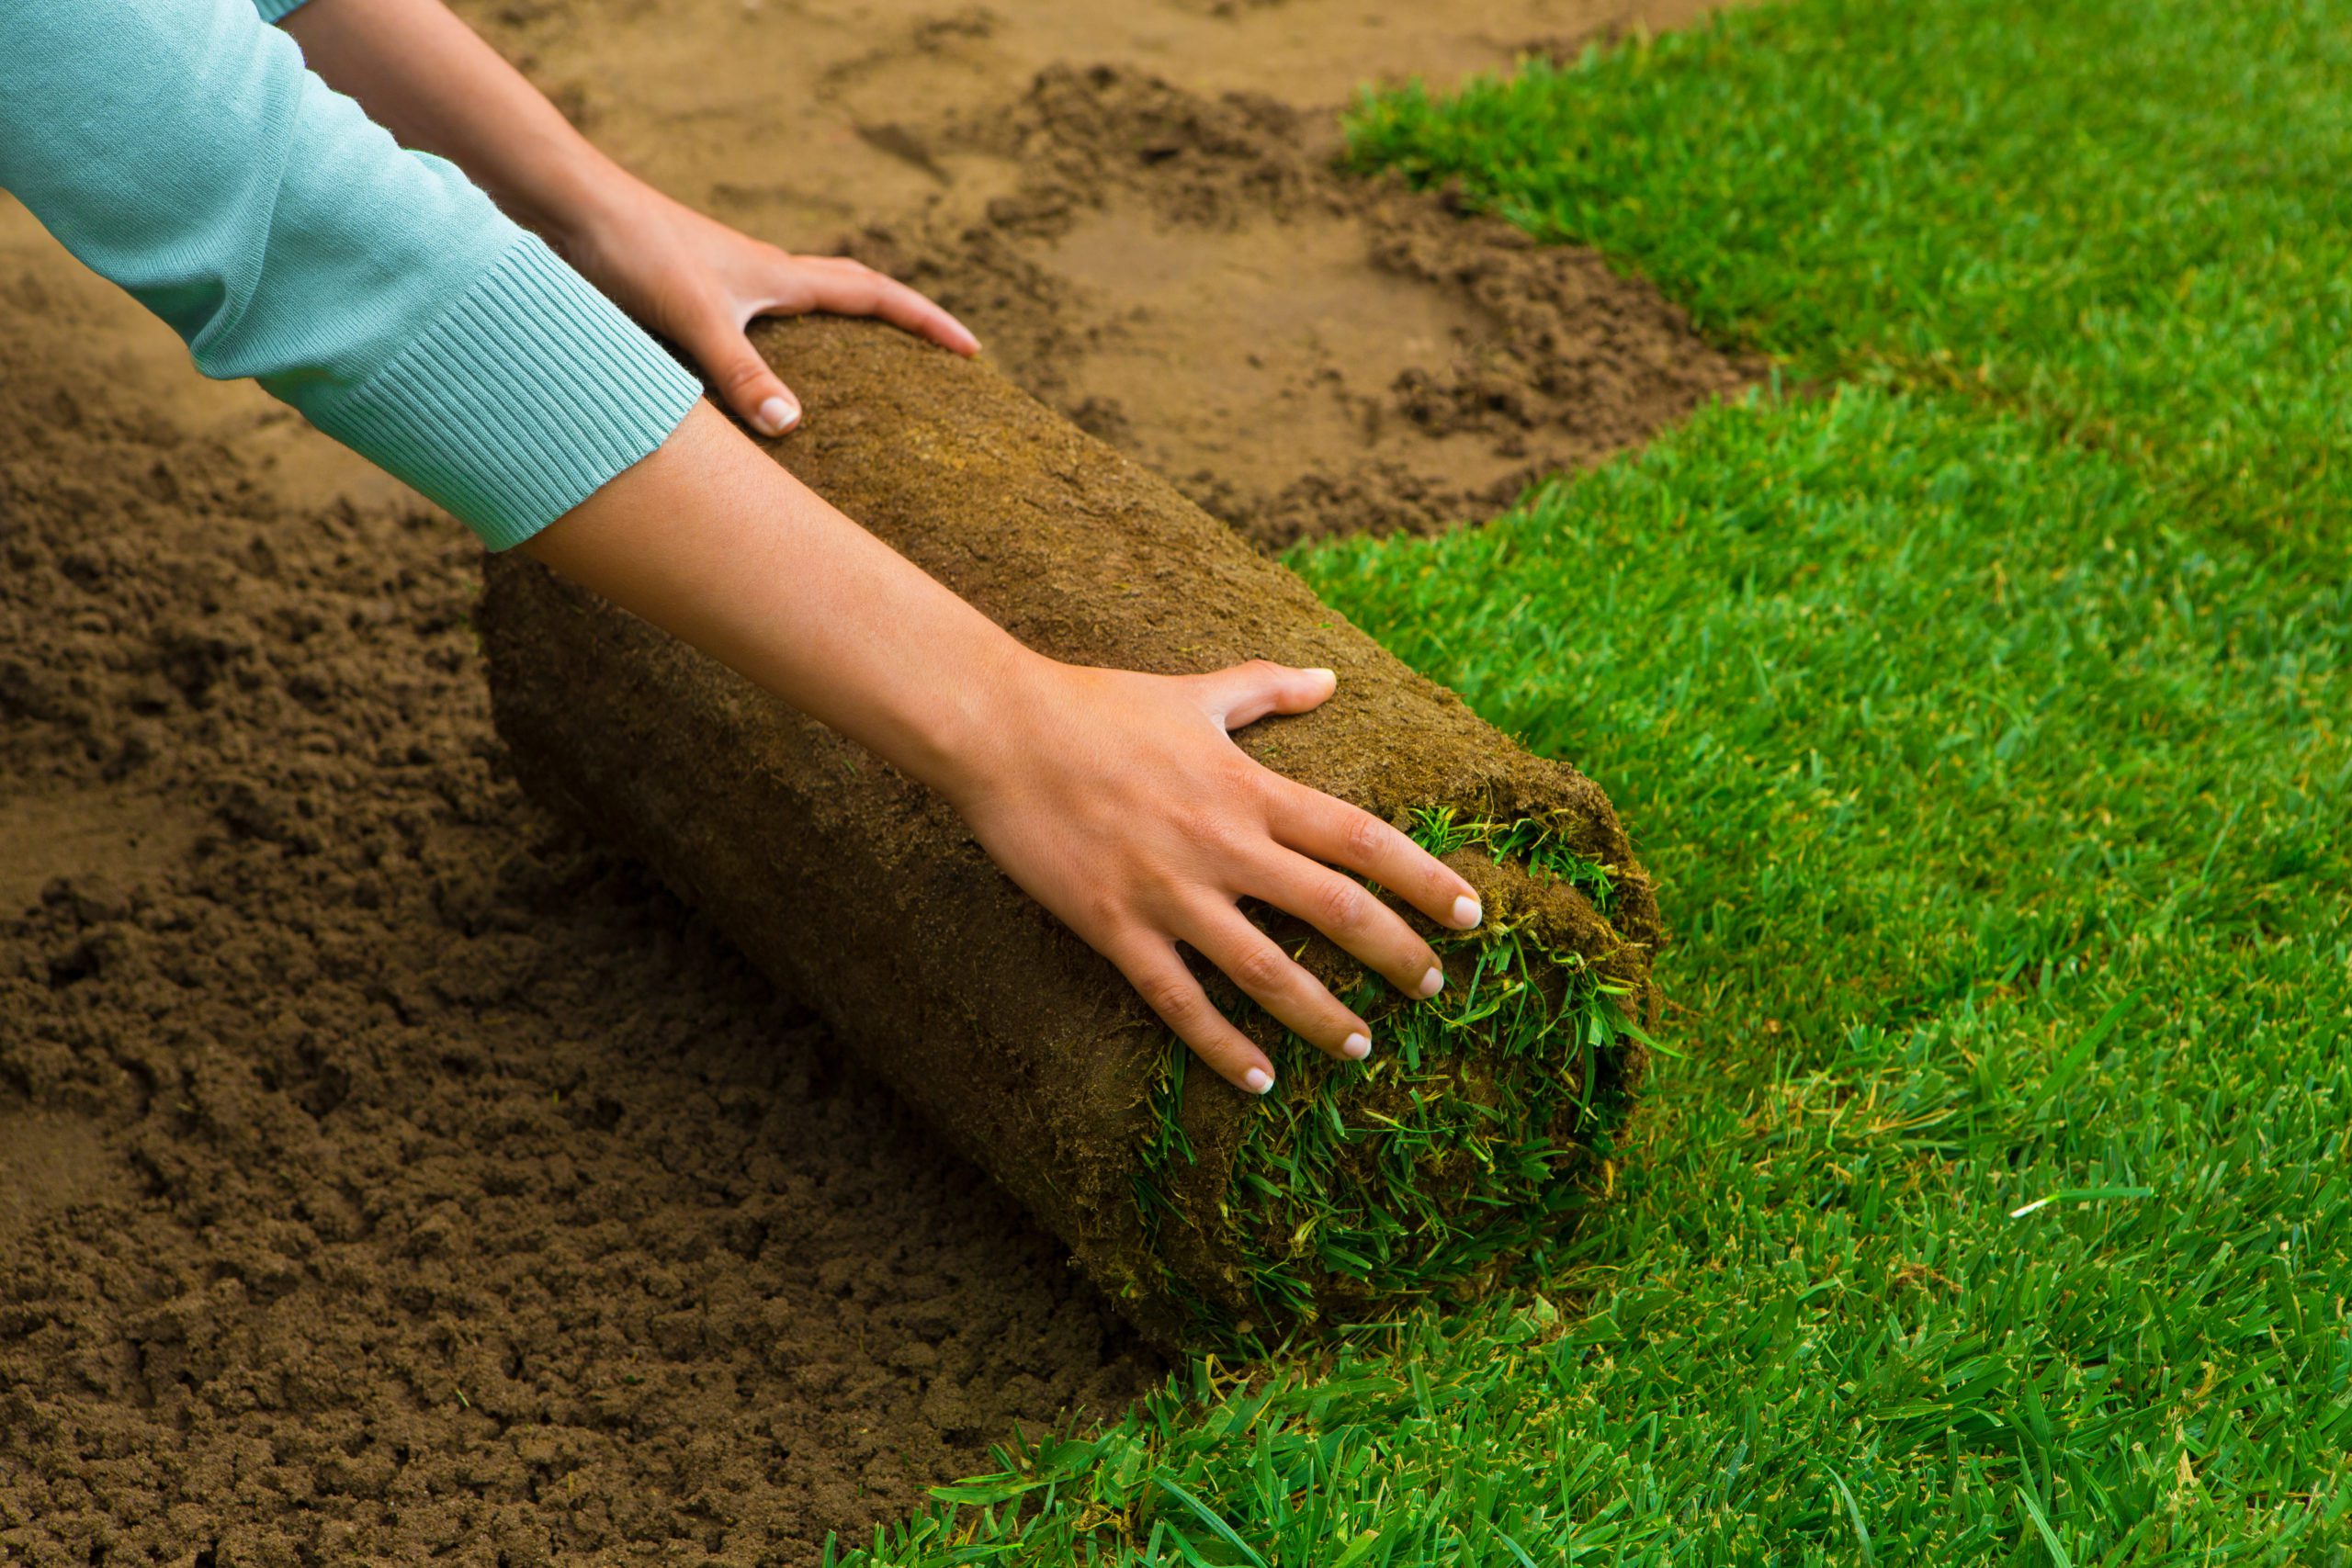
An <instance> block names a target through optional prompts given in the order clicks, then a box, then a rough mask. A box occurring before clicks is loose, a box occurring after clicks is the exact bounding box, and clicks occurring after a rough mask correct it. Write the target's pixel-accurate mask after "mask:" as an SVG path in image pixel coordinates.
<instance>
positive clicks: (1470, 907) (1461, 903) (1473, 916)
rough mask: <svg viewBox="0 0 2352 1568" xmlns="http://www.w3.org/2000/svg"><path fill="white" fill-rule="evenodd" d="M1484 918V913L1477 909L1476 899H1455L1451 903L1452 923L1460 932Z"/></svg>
mask: <svg viewBox="0 0 2352 1568" xmlns="http://www.w3.org/2000/svg"><path fill="white" fill-rule="evenodd" d="M1486 918H1487V915H1486V911H1485V910H1483V909H1481V908H1478V900H1476V898H1456V899H1455V900H1454V901H1453V923H1454V924H1455V925H1456V926H1458V927H1460V928H1461V929H1462V930H1464V931H1468V930H1469V929H1470V928H1471V927H1472V926H1475V925H1476V924H1477V923H1478V922H1479V921H1480V920H1482V919H1486Z"/></svg>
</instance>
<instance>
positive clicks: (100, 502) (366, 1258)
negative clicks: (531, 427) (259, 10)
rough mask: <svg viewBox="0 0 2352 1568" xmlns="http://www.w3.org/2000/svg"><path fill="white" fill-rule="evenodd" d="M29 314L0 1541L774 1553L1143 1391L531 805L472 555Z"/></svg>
mask: <svg viewBox="0 0 2352 1568" xmlns="http://www.w3.org/2000/svg"><path fill="white" fill-rule="evenodd" d="M17 326H18V329H19V332H18V335H19V341H20V346H19V347H18V348H17V349H16V350H14V351H11V352H8V353H7V354H6V356H5V358H0V386H5V388H6V401H7V404H8V407H9V411H10V417H9V418H8V419H6V420H0V476H5V478H0V566H4V567H5V575H0V866H5V867H6V873H7V874H6V877H5V878H0V880H5V881H6V882H8V883H9V884H10V885H11V886H21V885H22V884H23V883H24V882H25V881H26V880H27V879H28V878H33V877H38V878H40V880H41V883H42V886H40V890H39V891H38V892H37V893H36V894H34V895H33V896H32V897H31V901H30V904H29V907H28V906H27V904H26V903H25V902H23V901H21V900H12V902H11V903H10V905H9V906H8V908H6V909H5V910H0V1557H5V1558H6V1559H7V1560H9V1561H11V1562H29V1563H42V1564H46V1563H67V1562H70V1563H73V1564H75V1565H77V1568H80V1565H83V1564H87V1563H90V1562H107V1561H122V1560H130V1559H138V1560H141V1561H144V1560H147V1559H149V1558H150V1557H151V1556H152V1557H153V1558H154V1559H155V1560H158V1561H166V1560H167V1561H178V1562H186V1561H188V1560H190V1558H191V1557H193V1558H195V1559H196V1560H198V1561H211V1560H215V1559H216V1558H217V1560H218V1561H220V1562H239V1563H249V1562H262V1563H267V1562H300V1561H345V1560H349V1559H351V1558H354V1557H363V1556H364V1557H377V1558H384V1559H401V1560H422V1559H424V1558H427V1557H430V1556H434V1555H436V1554H438V1553H440V1552H442V1551H448V1550H451V1549H453V1548H456V1547H458V1546H460V1545H462V1546H463V1548H464V1550H465V1551H467V1552H468V1553H469V1554H470V1555H478V1556H479V1557H480V1558H481V1560H482V1561H488V1560H489V1559H490V1557H491V1556H492V1554H493V1553H495V1554H496V1555H497V1556H498V1557H499V1558H500V1560H501V1561H503V1562H511V1563H515V1564H523V1563H529V1562H543V1561H547V1560H549V1559H550V1558H554V1557H562V1556H566V1555H571V1556H574V1557H580V1556H591V1555H593V1556H594V1557H595V1558H596V1559H597V1560H600V1561H609V1560H611V1559H612V1556H613V1555H614V1554H615V1553H617V1552H619V1551H622V1550H623V1549H624V1548H625V1547H626V1548H628V1549H629V1550H631V1551H639V1550H647V1549H652V1548H661V1549H663V1550H664V1551H667V1552H669V1553H671V1554H673V1555H678V1556H682V1557H685V1558H689V1559H691V1560H693V1561H696V1562H700V1561H705V1560H708V1559H713V1558H715V1559H718V1560H720V1561H727V1562H748V1561H752V1560H753V1559H755V1558H756V1559H758V1560H761V1561H772V1560H774V1559H775V1555H776V1554H777V1553H779V1552H782V1553H785V1554H786V1555H788V1556H793V1555H797V1556H798V1557H801V1558H805V1557H806V1556H807V1555H808V1554H809V1551H810V1550H811V1549H812V1548H813V1547H814V1545H815V1544H816V1543H817V1542H819V1541H820V1540H822V1538H823V1536H824V1534H825V1532H826V1531H827V1530H828V1529H841V1530H843V1531H845V1532H850V1533H862V1532H864V1531H865V1530H866V1529H870V1528H871V1526H872V1525H873V1524H874V1523H875V1522H876V1521H878V1520H882V1519H886V1518H890V1517H898V1516H899V1515H901V1514H903V1513H904V1512H906V1511H907V1510H908V1509H909V1508H910V1506H912V1505H913V1504H915V1503H916V1502H917V1501H918V1500H919V1497H920V1494H921V1491H922V1488H923V1487H925V1486H927V1485H930V1484H932V1483H937V1482H940V1481H944V1480H946V1479H949V1478H951V1477H954V1476H956V1475H960V1474H968V1473H971V1472H973V1471H975V1470H976V1469H980V1468H985V1467H986V1457H987V1456H986V1445H987V1444H988V1443H989V1442H992V1441H999V1440H1001V1439H1002V1438H1004V1436H1005V1435H1006V1434H1007V1433H1008V1432H1009V1431H1010V1430H1012V1427H1013V1426H1014V1425H1015V1424H1016V1423H1024V1422H1025V1423H1032V1424H1041V1423H1048V1422H1052V1421H1054V1420H1056V1419H1057V1417H1058V1416H1060V1414H1061V1413H1062V1412H1063V1411H1065V1410H1066V1409H1068V1408H1070V1407H1073V1406H1078V1405H1084V1406H1086V1407H1089V1408H1091V1409H1095V1410H1102V1409H1105V1408H1110V1407H1114V1406H1115V1405H1117V1404H1121V1403H1123V1402H1124V1401H1125V1399H1127V1398H1128V1397H1130V1396H1132V1394H1133V1393H1135V1392H1136V1390H1137V1389H1138V1388H1139V1387H1140V1386H1142V1384H1143V1383H1144V1382H1146V1381H1147V1380H1148V1379H1149V1378H1150V1377H1152V1376H1154V1375H1155V1374H1156V1371H1157V1369H1156V1367H1155V1366H1154V1364H1153V1363H1152V1362H1151V1360H1150V1359H1149V1358H1148V1356H1146V1355H1145V1354H1144V1353H1143V1352H1142V1351H1141V1350H1140V1349H1139V1348H1137V1347H1136V1345H1135V1344H1134V1343H1133V1341H1132V1340H1131V1339H1130V1337H1128V1335H1127V1333H1126V1331H1125V1328H1124V1327H1123V1326H1122V1325H1119V1324H1118V1323H1117V1322H1116V1321H1115V1319H1114V1317H1113V1316H1112V1314H1110V1312H1109V1310H1108V1308H1107V1307H1105V1306H1104V1305H1103V1303H1101V1302H1100V1300H1099V1299H1098V1298H1097V1297H1096V1296H1095V1295H1094V1294H1093V1293H1092V1292H1091V1291H1090V1290H1088V1289H1087V1288H1086V1287H1085V1286H1084V1285H1083V1284H1082V1282H1080V1280H1078V1279H1077V1278H1076V1277H1075V1276H1074V1275H1073V1274H1072V1273H1071V1272H1070V1270H1069V1265H1068V1263H1067V1261H1066V1259H1065V1257H1064V1255H1063V1254H1062V1252H1061V1250H1060V1249H1059V1247H1057V1246H1056V1245H1055V1244H1053V1243H1052V1242H1051V1241H1050V1240H1048V1239H1047V1238H1046V1237H1045V1236H1044V1235H1041V1234H1039V1233H1037V1232H1036V1231H1035V1230H1034V1229H1032V1228H1031V1227H1030V1226H1029V1225H1028V1224H1026V1222H1025V1221H1024V1220H1023V1217H1022V1215H1021V1214H1020V1213H1019V1212H1018V1210H1017V1209H1016V1208H1015V1207H1014V1205H1013V1204H1012V1202H1011V1201H1009V1200H1007V1199H1005V1198H1004V1197H1002V1196H1001V1194H1000V1193H998V1192H997V1190H995V1189H994V1188H993V1187H992V1186H991V1185H990V1184H989V1183H988V1182H987V1181H986V1180H985V1179H983V1178H982V1177H981V1176H980V1175H979V1174H978V1172H977V1171H975V1170H973V1169H971V1168H969V1167H967V1166H966V1165H965V1164H963V1163H962V1162H961V1161H960V1160H957V1159H956V1158H955V1157H953V1156H951V1155H949V1154H947V1153H946V1152H945V1151H944V1149H943V1148H942V1147H941V1146H940V1145H937V1144H936V1143H934V1142H933V1140H932V1139H930V1138H929V1137H927V1136H926V1135H924V1134H922V1131H921V1130H920V1129H919V1128H917V1127H916V1126H915V1125H914V1124H913V1122H912V1121H911V1119H910V1117H909V1116H908V1115H907V1114H906V1113H905V1112H903V1111H901V1110H900V1109H899V1106H898V1104H897V1102H896V1101H895V1100H894V1099H893V1098H892V1097H891V1096H890V1095H888V1093H887V1092H885V1091H884V1090H883V1089H881V1088H880V1087H879V1086H878V1085H876V1083H874V1082H873V1081H871V1080H870V1079H868V1078H866V1077H864V1076H862V1075H861V1074H858V1073H856V1072H854V1071H844V1070H842V1069H841V1068H839V1067H836V1066H833V1065H831V1060H830V1058H829V1055H828V1053H827V1051H826V1050H825V1048H824V1043H823V1042H822V1040H821V1039H820V1037H819V1036H818V1034H817V1033H816V1032H815V1031H814V1030H813V1029H812V1027H811V1026H810V1025H809V1022H808V1021H806V1019H805V1018H804V1016H803V1015H801V1014H800V1013H799V1012H797V1010H795V1009H794V1008H793V1007H792V1006H791V1005H789V1004H788V1003H786V1001H784V1000H782V999H780V998H777V997H776V996H775V994H774V993H773V992H772V991H771V990H770V989H769V988H768V987H767V986H766V985H765V984H764V983H763V982H762V981H761V980H759V979H758V978H757V977H756V976H753V975H752V973H751V972H750V971H749V970H748V968H747V967H746V966H745V965H744V964H742V963H741V962H740V961H739V960H738V959H736V958H735V957H734V956H733V955H732V953H730V952H729V950H727V949H726V948H725V946H724V945H723V944H722V943H720V942H718V941H717V940H715V939H714V938H713V937H712V936H711V934H710V933H708V932H707V931H704V930H703V929H701V927H700V926H699V925H698V924H697V923H696V922H695V920H694V919H692V918H690V917H689V916H688V915H687V913H686V912H685V911H684V909H682V908H680V907H679V906H678V905H676V904H674V903H673V902H672V901H671V900H669V899H668V898H667V897H665V896H663V895H662V893H660V892H659V891H658V890H656V889H654V888H652V887H650V886H647V885H646V884H645V883H644V882H642V881H641V880H640V879H639V876H638V875H637V874H635V873H633V872H631V871H629V870H628V869H627V868H625V867H622V866H619V865H617V864H616V863H614V862H612V861H610V860H609V859H607V858H606V857H605V855H603V854H602V853H599V852H596V851H594V850H593V849H591V848H589V847H588V846H587V845H586V844H584V843H583V842H582V840H579V839H578V838H576V837H575V836H573V835H572V834H571V833H570V832H568V831H566V830H563V829H560V828H558V827H557V826H555V825H554V824H553V823H552V822H551V821H550V820H549V819H548V818H545V817H543V816H542V815H541V814H540V813H539V812H538V811H537V809H536V808H534V807H531V806H529V805H527V804H526V803H525V802H524V800H523V799H522V798H521V796H520V795H519V793H518V792H517V791H516V789H515V787H514V785H513V784H512V783H511V782H510V781H509V779H508V777H507V774H506V769H505V763H504V761H503V752H502V750H501V749H500V747H499V746H498V744H497V742H496V739H495V738H494V736H493V735H492V731H491V728H490V723H489V717H488V712H487V707H488V703H487V695H486V693H485V690H484V682H483V680H482V675H481V665H480V658H479V654H478V652H477V649H476V647H475V641H474V637H473V634H472V632H471V630H470V628H469V623H468V616H469V613H470V610H471V607H472V605H473V604H474V603H475V598H476V594H477V592H478V588H477V582H478V578H477V571H476V564H475V561H476V552H475V551H474V549H473V547H472V546H471V545H470V543H469V541H467V540H466V539H465V537H464V536H463V535H462V534H461V533H459V532H458V530H456V529H454V528H453V527H451V525H449V524H448V523H447V520H446V519H437V518H434V517H430V516H427V515H424V514H422V513H417V512H409V511H401V510H394V509H384V508H376V509H360V508H356V507H343V508H338V509H335V510H334V511H331V512H330V513H327V514H325V515H322V516H297V515H288V514H285V513H281V512H280V511H278V510H277V505H276V503H275V502H272V501H271V500H269V499H268V498H267V497H266V495H265V493H264V492H263V491H262V490H261V489H260V488H258V487H257V486H256V484H255V482H254V479H252V477H251V476H250V475H249V474H248V473H247V472H246V470H245V469H244V468H243V466H242V465H241V464H240V463H239V462H237V461H235V460H233V459H232V457H230V456H229V455H228V454H226V453H225V452H222V451H220V450H219V449H217V448H215V447H213V446H210V445H209V443H205V442H201V441H190V440H187V439H183V438H179V437H175V435H174V434H172V433H171V432H170V431H169V429H168V428H167V427H164V426H163V425H161V424H160V423H156V422H154V421H152V420H149V419H147V418H145V417H144V416H142V415H141V414H140V413H139V412H138V411H137V410H136V409H135V408H132V407H130V406H127V405H125V404H123V403H121V402H119V401H118V400H115V399H114V398H112V397H101V396H100V395H98V393H97V392H96V383H95V380H94V379H85V378H79V377H76V376H73V375H69V374H66V373H63V372H60V371H54V370H51V369H50V368H47V367H45V366H44V365H43V364H42V363H38V362H36V361H35V360H34V359H33V358H32V357H31V356H30V355H29V354H28V352H27V351H26V350H25V349H23V348H22V347H21V340H22V339H23V338H24V337H26V336H31V337H33V338H35V339H36V340H40V338H41V337H42V323H40V321H32V320H27V321H20V322H19V323H17ZM69 352H70V351H69V350H68V348H67V346H66V344H65V343H64V342H63V341H62V337H60V338H54V339H52V340H51V341H50V343H49V355H50V359H49V363H50V364H59V363H62V362H64V360H65V359H66V357H67V355H68V353H69ZM470 1555H469V1560H470ZM664 1560H665V1561H666V1560H668V1559H667V1558H666V1557H665V1558H664Z"/></svg>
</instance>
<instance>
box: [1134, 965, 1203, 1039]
mask: <svg viewBox="0 0 2352 1568" xmlns="http://www.w3.org/2000/svg"><path fill="white" fill-rule="evenodd" d="M1135 984H1136V990H1137V991H1139V992H1141V993H1142V995H1143V999H1144V1000H1145V1001H1146V1002H1148V1003H1149V1004H1150V1005H1151V1010H1152V1011H1154V1012H1156V1013H1158V1014H1159V1016H1160V1017H1162V1018H1164V1019H1166V1020H1167V1021H1169V1022H1170V1023H1171V1024H1174V1025H1176V1026H1177V1027H1179V1028H1182V1026H1184V1025H1185V1024H1187V1023H1189V1022H1191V1021H1193V1019H1194V1018H1195V1017H1197V1016H1198V1013H1199V1009H1200V995H1201V994H1200V991H1199V989H1198V987H1195V986H1193V982H1192V978H1191V976H1177V975H1175V974H1172V973H1164V972H1162V973H1154V974H1149V975H1144V976H1137V978H1136V983H1135Z"/></svg>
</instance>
